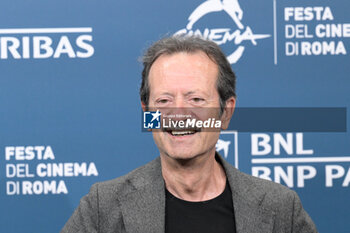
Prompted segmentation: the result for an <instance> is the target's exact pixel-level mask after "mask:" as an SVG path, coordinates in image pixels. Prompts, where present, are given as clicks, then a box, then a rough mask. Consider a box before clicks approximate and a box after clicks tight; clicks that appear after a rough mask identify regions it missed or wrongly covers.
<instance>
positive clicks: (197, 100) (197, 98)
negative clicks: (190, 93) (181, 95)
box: [192, 97, 204, 103]
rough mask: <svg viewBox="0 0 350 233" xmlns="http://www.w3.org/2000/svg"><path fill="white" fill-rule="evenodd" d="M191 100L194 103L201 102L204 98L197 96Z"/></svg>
mask: <svg viewBox="0 0 350 233" xmlns="http://www.w3.org/2000/svg"><path fill="white" fill-rule="evenodd" d="M192 101H193V102H195V103H201V102H203V101H204V99H202V98H199V97H195V98H192Z"/></svg>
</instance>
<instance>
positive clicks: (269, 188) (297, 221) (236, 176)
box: [223, 162, 317, 233]
mask: <svg viewBox="0 0 350 233" xmlns="http://www.w3.org/2000/svg"><path fill="white" fill-rule="evenodd" d="M223 165H224V167H225V170H226V175H227V177H228V180H229V183H230V187H231V190H232V194H233V199H234V200H236V203H239V205H240V206H249V208H250V209H255V210H260V211H262V212H264V213H266V214H270V215H272V216H275V217H274V219H275V222H274V227H275V228H276V229H279V230H280V232H287V231H290V230H291V229H292V232H305V233H306V232H308V233H310V232H317V230H316V227H315V225H314V223H313V221H312V220H311V218H310V216H309V215H308V214H307V213H306V211H305V210H304V209H303V207H302V204H301V201H300V198H299V196H298V195H297V193H296V192H295V191H293V190H291V189H289V188H288V187H286V186H283V185H281V184H277V183H275V182H272V181H269V180H264V179H261V178H257V177H254V176H251V175H248V174H245V173H243V172H240V171H239V170H237V169H236V168H234V167H233V166H232V165H230V164H228V163H227V162H223ZM234 205H235V201H234ZM244 208H246V207H244Z"/></svg>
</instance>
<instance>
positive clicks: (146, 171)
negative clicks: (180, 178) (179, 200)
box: [95, 157, 161, 197]
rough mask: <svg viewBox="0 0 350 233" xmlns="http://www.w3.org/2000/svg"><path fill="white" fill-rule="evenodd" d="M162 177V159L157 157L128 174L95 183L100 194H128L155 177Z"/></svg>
mask: <svg viewBox="0 0 350 233" xmlns="http://www.w3.org/2000/svg"><path fill="white" fill-rule="evenodd" d="M157 178H161V165H160V159H159V157H157V158H156V159H154V160H153V161H151V162H149V163H147V164H145V165H143V166H141V167H139V168H136V169H135V170H133V171H131V172H129V173H128V174H126V175H124V176H121V177H118V178H115V179H112V180H108V181H103V182H98V183H96V184H95V186H97V189H98V193H99V195H100V196H102V197H103V196H106V197H108V196H110V194H116V193H117V194H118V195H121V196H123V195H127V194H128V193H130V192H133V191H136V190H137V189H140V188H142V187H144V186H146V185H148V184H150V183H151V182H152V181H153V180H154V179H157Z"/></svg>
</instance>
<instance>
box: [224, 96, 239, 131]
mask: <svg viewBox="0 0 350 233" xmlns="http://www.w3.org/2000/svg"><path fill="white" fill-rule="evenodd" d="M235 107H236V99H235V98H234V97H230V98H229V99H228V100H226V104H225V108H224V111H223V113H222V116H221V122H222V124H221V129H223V130H225V129H227V128H228V126H229V124H230V120H231V117H232V115H233V112H234V111H235Z"/></svg>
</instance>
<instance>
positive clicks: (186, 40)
mask: <svg viewBox="0 0 350 233" xmlns="http://www.w3.org/2000/svg"><path fill="white" fill-rule="evenodd" d="M198 51H203V52H204V53H206V54H207V55H208V57H209V58H210V59H211V60H212V61H213V62H215V63H216V64H217V66H218V70H219V75H218V79H217V84H216V85H217V90H218V93H219V96H220V110H221V111H220V112H223V109H224V108H225V106H226V100H228V99H229V98H230V97H234V98H236V91H235V88H236V76H235V74H234V72H233V70H232V69H231V65H230V64H229V62H228V61H227V59H226V56H225V54H224V53H223V52H222V50H221V49H220V47H219V46H218V45H217V44H216V43H214V42H213V41H209V40H205V39H202V38H200V37H198V36H184V35H175V36H172V37H167V38H163V39H161V40H159V41H157V42H155V43H154V44H153V45H151V46H150V47H149V48H148V49H147V50H146V52H145V54H144V56H143V57H142V62H143V71H142V82H141V87H140V97H141V101H142V102H143V103H144V104H145V105H146V107H147V108H148V102H149V95H150V87H149V82H148V75H149V72H150V70H151V66H152V65H153V63H154V62H155V61H156V60H157V58H158V57H160V56H161V55H163V54H166V55H171V54H175V53H179V52H187V53H194V52H198Z"/></svg>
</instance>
